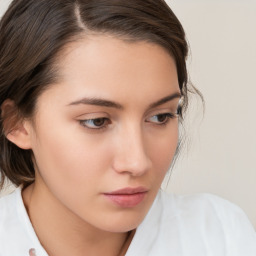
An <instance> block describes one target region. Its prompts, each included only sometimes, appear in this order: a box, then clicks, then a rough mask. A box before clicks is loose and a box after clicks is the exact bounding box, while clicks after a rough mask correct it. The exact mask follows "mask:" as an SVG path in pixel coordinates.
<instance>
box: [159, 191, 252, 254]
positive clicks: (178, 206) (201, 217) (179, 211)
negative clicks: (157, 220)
mask: <svg viewBox="0 0 256 256" xmlns="http://www.w3.org/2000/svg"><path fill="white" fill-rule="evenodd" d="M159 200H160V202H161V205H162V213H161V225H162V226H163V227H164V228H163V230H164V233H165V237H166V234H169V235H172V236H175V234H176V235H180V237H181V238H182V240H184V241H186V242H185V244H184V245H183V247H184V248H189V250H195V252H196V251H197V250H198V249H199V248H201V250H203V248H204V249H205V250H209V252H210V251H214V252H215V255H232V256H235V255H248V256H249V255H250V256H251V255H254V256H255V255H256V233H255V230H254V228H253V226H252V225H251V223H250V221H249V219H248V217H247V216H246V214H245V213H244V212H243V211H242V209H241V208H239V207H238V206H237V205H235V204H233V203H231V202H229V201H228V200H225V199H223V198H220V197H218V196H216V195H212V194H206V193H205V194H192V195H173V194H167V193H165V192H161V193H160V196H159ZM167 226H168V227H167ZM173 230H175V233H173ZM195 248H196V249H195Z"/></svg>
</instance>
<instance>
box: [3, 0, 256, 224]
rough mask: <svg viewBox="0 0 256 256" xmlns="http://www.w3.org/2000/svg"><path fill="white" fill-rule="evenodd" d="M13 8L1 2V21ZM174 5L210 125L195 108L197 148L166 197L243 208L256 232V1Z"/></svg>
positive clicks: (181, 0) (192, 131)
mask: <svg viewBox="0 0 256 256" xmlns="http://www.w3.org/2000/svg"><path fill="white" fill-rule="evenodd" d="M9 2H10V0H0V15H1V14H2V13H3V11H4V10H5V9H6V7H7V5H8V3H9ZM167 2H168V3H169V4H170V6H171V7H172V9H173V11H174V12H175V13H176V15H177V16H178V18H179V19H180V20H181V22H182V24H183V26H184V28H185V31H186V32H187V37H188V40H189V42H190V47H191V51H192V54H193V55H192V56H190V58H189V60H188V65H189V72H190V76H191V80H192V82H193V83H194V84H195V85H196V86H197V87H198V88H199V89H200V90H201V92H202V93H203V95H204V98H205V101H206V110H205V116H204V118H203V119H202V113H201V111H200V107H201V106H200V103H196V104H194V105H193V108H192V113H191V117H190V120H189V122H188V124H187V126H188V128H187V129H188V130H189V135H190V136H189V140H188V141H189V145H190V147H187V148H185V150H183V152H182V154H181V156H180V158H179V160H178V162H177V163H176V165H175V167H174V169H173V171H172V176H171V178H170V181H169V183H168V186H167V190H169V191H172V192H175V193H197V192H210V193H214V194H217V195H220V196H222V197H224V198H226V199H228V200H230V201H232V202H234V203H236V204H238V205H239V206H240V207H241V208H243V210H244V211H245V212H246V213H247V215H248V216H249V218H250V220H251V222H252V223H253V224H254V226H255V227H256V200H255V199H256V198H255V196H256V161H255V159H256V115H255V110H256V107H255V97H256V82H255V73H256V1H254V0H243V1H242V0H240V1H239V0H221V1H220V0H208V1H207V0H205V1H203V0H201V1H199V0H193V1H191V0H173V1H171V0H170V1H168V0H167ZM201 119H202V120H201ZM164 187H165V185H164Z"/></svg>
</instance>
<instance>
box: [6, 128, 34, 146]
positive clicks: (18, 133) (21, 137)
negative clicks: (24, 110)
mask: <svg viewBox="0 0 256 256" xmlns="http://www.w3.org/2000/svg"><path fill="white" fill-rule="evenodd" d="M6 138H7V139H8V140H9V141H11V142H12V143H14V144H15V145H16V146H18V147H19V148H22V149H31V140H30V134H29V133H28V131H27V130H26V128H25V127H24V124H20V125H19V126H18V127H15V129H14V130H11V131H10V132H9V133H8V134H7V135H6Z"/></svg>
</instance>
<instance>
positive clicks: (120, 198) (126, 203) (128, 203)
mask: <svg viewBox="0 0 256 256" xmlns="http://www.w3.org/2000/svg"><path fill="white" fill-rule="evenodd" d="M146 193H147V192H141V193H135V194H121V195H119V194H118V195H117V194H104V196H106V197H107V198H108V199H110V200H111V201H112V202H114V203H115V204H116V205H118V206H121V207H124V208H131V207H135V206H136V205H138V204H140V203H141V202H142V201H143V199H144V198H145V196H146Z"/></svg>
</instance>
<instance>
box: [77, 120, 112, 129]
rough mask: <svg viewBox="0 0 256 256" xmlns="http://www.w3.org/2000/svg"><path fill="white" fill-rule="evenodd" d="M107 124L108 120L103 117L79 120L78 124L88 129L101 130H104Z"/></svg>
mask: <svg viewBox="0 0 256 256" xmlns="http://www.w3.org/2000/svg"><path fill="white" fill-rule="evenodd" d="M109 123H110V121H109V119H108V118H105V117H100V118H95V119H87V120H80V124H81V125H83V126H85V127H87V128H89V129H101V128H104V127H105V126H106V125H107V124H109Z"/></svg>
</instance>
